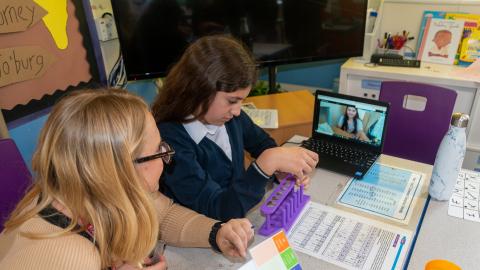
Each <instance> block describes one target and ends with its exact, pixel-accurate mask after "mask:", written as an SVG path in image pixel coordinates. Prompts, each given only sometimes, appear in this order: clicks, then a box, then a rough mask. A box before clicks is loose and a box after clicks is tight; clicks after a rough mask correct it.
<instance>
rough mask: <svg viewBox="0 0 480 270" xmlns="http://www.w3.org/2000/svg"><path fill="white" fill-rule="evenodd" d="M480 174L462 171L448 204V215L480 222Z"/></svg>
mask: <svg viewBox="0 0 480 270" xmlns="http://www.w3.org/2000/svg"><path fill="white" fill-rule="evenodd" d="M479 204H480V173H479V172H475V171H471V170H465V169H462V170H461V171H460V173H459V174H458V178H457V183H456V184H455V189H454V191H453V194H452V197H451V198H450V201H449V203H448V214H449V215H450V216H453V217H458V218H463V219H465V220H470V221H476V222H480V209H479V208H478V206H479Z"/></svg>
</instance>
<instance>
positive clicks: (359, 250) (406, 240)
mask: <svg viewBox="0 0 480 270" xmlns="http://www.w3.org/2000/svg"><path fill="white" fill-rule="evenodd" d="M411 235H412V234H411V232H410V231H406V230H404V229H401V228H399V227H394V226H391V225H389V224H386V223H381V222H377V221H374V220H371V219H367V218H363V217H360V216H357V215H353V214H351V213H348V212H345V211H341V210H338V209H334V208H331V207H328V206H325V205H321V204H318V203H313V202H311V203H310V204H309V205H308V206H307V208H306V209H305V210H304V211H303V212H302V215H301V216H300V218H299V219H298V220H297V222H296V224H295V225H294V227H293V228H292V230H291V231H290V234H289V239H290V243H291V244H292V246H293V248H294V249H295V250H298V251H300V252H303V253H306V254H309V255H311V256H314V257H316V258H319V259H321V260H324V261H327V262H329V263H332V264H335V265H337V266H340V267H342V268H344V269H349V270H360V269H370V270H394V269H403V268H402V267H403V263H404V260H405V256H406V253H407V250H408V246H409V245H410V239H411Z"/></svg>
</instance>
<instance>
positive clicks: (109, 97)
mask: <svg viewBox="0 0 480 270" xmlns="http://www.w3.org/2000/svg"><path fill="white" fill-rule="evenodd" d="M147 113H149V112H148V106H147V105H146V104H145V102H144V101H143V100H142V99H141V98H139V97H137V96H134V95H133V94H129V93H128V92H127V91H124V90H103V91H102V90H85V91H76V92H73V93H72V94H70V95H69V96H67V97H64V98H63V99H62V100H60V102H59V103H58V104H56V105H55V106H54V108H53V110H52V112H51V114H50V116H49V117H48V120H47V122H46V123H45V126H44V127H43V129H42V132H41V134H40V139H39V143H38V147H37V150H36V152H35V154H34V156H33V161H32V165H33V166H32V167H33V170H34V172H35V178H36V181H35V184H34V185H33V187H32V189H31V190H30V191H29V192H28V193H27V194H26V196H25V197H24V198H23V199H22V201H21V202H20V203H19V204H18V206H17V208H16V209H15V211H14V212H13V214H12V216H11V218H10V220H9V221H8V222H7V223H6V224H5V227H6V229H7V230H12V229H15V228H16V227H18V226H20V225H21V224H22V223H24V222H25V221H27V220H29V219H30V218H32V217H34V216H35V215H37V214H38V213H39V211H41V210H42V209H43V208H45V207H46V206H48V205H49V204H51V203H52V202H53V201H58V202H60V203H61V204H62V205H63V206H65V207H66V209H67V210H68V211H69V212H70V213H72V223H71V224H70V226H69V227H67V228H66V229H65V230H64V231H62V232H60V233H56V234H48V235H38V234H33V233H28V234H27V233H24V235H25V236H27V237H31V238H45V237H55V236H60V235H64V234H67V233H69V232H71V231H72V230H73V229H74V226H75V225H76V224H78V222H79V218H80V217H81V218H82V221H83V222H84V223H90V224H92V225H93V226H94V228H95V235H94V238H95V241H96V244H97V246H98V250H99V253H100V258H101V260H102V266H103V267H106V266H111V265H112V263H113V262H115V261H118V260H121V261H127V262H131V263H137V264H138V263H140V262H142V261H143V259H144V258H145V257H146V256H147V255H148V253H149V251H150V250H152V249H153V246H154V245H155V242H156V239H157V236H158V227H159V225H158V218H157V216H156V212H155V208H154V206H153V203H152V198H151V196H150V194H149V193H148V192H147V191H146V187H145V179H143V178H142V177H141V176H140V175H139V174H138V173H137V171H136V169H135V167H134V163H133V160H134V158H136V157H138V155H139V154H140V151H141V147H142V146H143V144H144V129H145V126H146V116H147ZM39 198H40V199H39Z"/></svg>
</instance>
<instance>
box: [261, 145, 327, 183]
mask: <svg viewBox="0 0 480 270" xmlns="http://www.w3.org/2000/svg"><path fill="white" fill-rule="evenodd" d="M317 162H318V155H317V153H315V152H313V151H310V150H307V149H305V148H302V147H275V148H270V149H267V150H265V151H263V153H262V154H261V155H260V156H259V157H258V158H257V160H256V163H257V165H258V166H259V167H260V169H261V170H262V171H264V172H265V173H267V174H269V175H272V174H273V173H274V172H276V171H281V172H287V173H291V174H293V175H295V177H296V178H297V179H303V178H304V176H305V175H307V174H309V173H311V172H312V171H313V169H315V166H316V165H317Z"/></svg>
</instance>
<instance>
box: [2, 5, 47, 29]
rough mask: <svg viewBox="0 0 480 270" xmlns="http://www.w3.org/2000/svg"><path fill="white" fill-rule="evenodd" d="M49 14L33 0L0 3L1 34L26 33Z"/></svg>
mask: <svg viewBox="0 0 480 270" xmlns="http://www.w3.org/2000/svg"><path fill="white" fill-rule="evenodd" d="M45 14H47V12H46V11H45V10H44V9H43V8H42V7H40V6H39V5H37V4H36V3H34V2H33V1H32V0H2V1H0V34H4V33H13V32H21V31H25V30H27V29H28V28H30V27H32V26H33V25H35V24H36V23H37V22H39V21H40V20H41V19H42V17H43V16H45Z"/></svg>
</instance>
